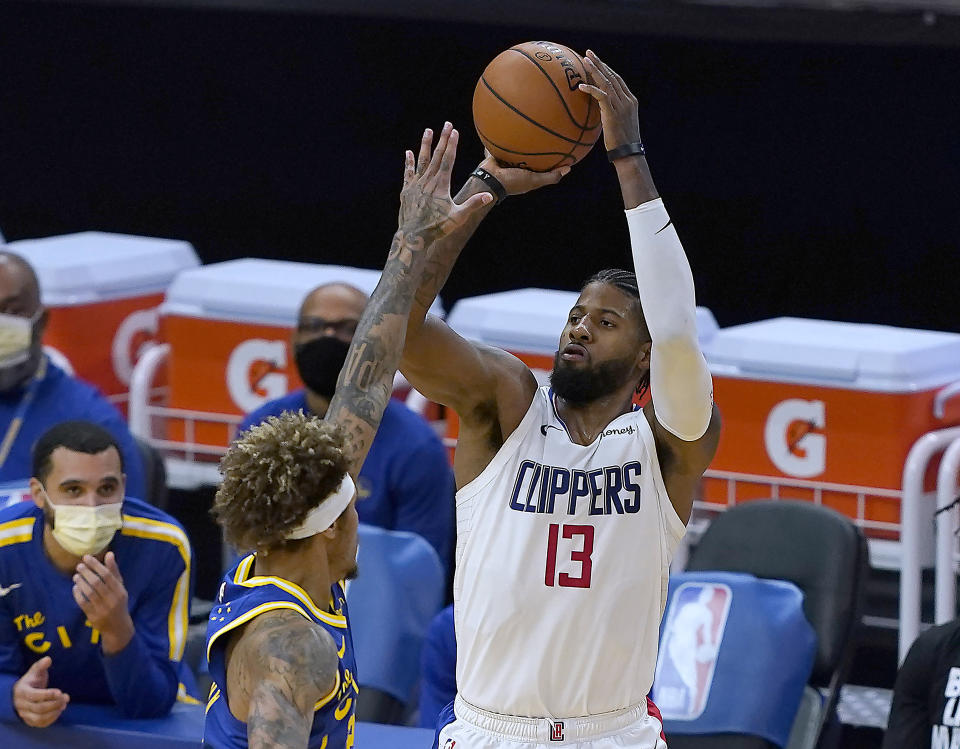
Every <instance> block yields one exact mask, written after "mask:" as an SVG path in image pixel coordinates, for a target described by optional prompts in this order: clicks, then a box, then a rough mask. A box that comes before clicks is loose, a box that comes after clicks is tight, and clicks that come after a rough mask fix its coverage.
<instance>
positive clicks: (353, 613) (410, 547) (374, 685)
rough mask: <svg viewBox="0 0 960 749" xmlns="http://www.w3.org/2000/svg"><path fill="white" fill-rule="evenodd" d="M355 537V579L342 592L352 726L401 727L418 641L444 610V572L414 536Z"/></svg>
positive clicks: (369, 533)
mask: <svg viewBox="0 0 960 749" xmlns="http://www.w3.org/2000/svg"><path fill="white" fill-rule="evenodd" d="M358 535H359V541H360V549H359V552H358V559H357V563H358V567H359V570H360V574H359V576H358V577H357V579H356V580H352V581H350V582H349V583H348V585H347V604H348V605H349V607H350V628H351V631H352V632H353V644H354V651H355V652H356V654H357V673H358V676H359V682H360V688H361V692H360V698H359V700H358V701H357V720H364V721H371V722H376V723H399V722H401V721H403V720H404V719H405V717H406V712H407V708H408V706H409V704H410V703H411V702H412V700H413V698H414V694H415V692H416V686H417V682H418V678H419V675H420V649H421V645H422V643H423V638H424V636H425V635H426V632H427V629H428V627H429V626H430V621H431V620H432V619H433V616H434V614H436V613H437V611H439V610H440V607H441V606H442V604H443V594H444V584H445V576H444V569H443V565H442V564H441V563H440V558H439V557H438V556H437V553H436V551H434V549H433V547H432V546H431V545H430V544H429V543H427V542H426V541H425V540H424V539H423V538H421V537H420V536H418V535H417V534H416V533H409V532H406V531H388V530H383V529H382V528H375V527H373V526H369V525H364V524H361V525H360V528H359V532H358Z"/></svg>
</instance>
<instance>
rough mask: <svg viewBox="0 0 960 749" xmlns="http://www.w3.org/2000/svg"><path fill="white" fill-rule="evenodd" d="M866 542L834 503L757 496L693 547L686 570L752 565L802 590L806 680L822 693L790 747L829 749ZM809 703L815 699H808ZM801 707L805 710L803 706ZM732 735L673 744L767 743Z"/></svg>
mask: <svg viewBox="0 0 960 749" xmlns="http://www.w3.org/2000/svg"><path fill="white" fill-rule="evenodd" d="M867 559H868V558H867V545H866V540H865V539H864V537H863V534H862V533H861V532H860V530H859V529H858V528H857V527H856V526H854V525H853V523H851V522H850V521H849V520H848V519H847V518H846V517H844V516H843V515H841V514H840V513H838V512H835V511H834V510H831V509H829V508H826V507H823V506H820V505H814V504H810V503H808V502H797V501H786V500H777V501H768V502H764V501H757V502H749V503H745V504H742V505H737V506H736V507H733V508H731V509H729V510H727V511H726V512H724V513H722V514H720V515H719V516H718V517H717V518H716V519H715V520H714V521H713V522H712V523H711V525H710V527H709V528H708V530H707V532H706V533H705V534H704V536H703V538H702V539H701V540H700V543H699V544H698V545H697V547H696V548H695V549H694V550H693V552H692V553H691V555H690V559H689V562H688V564H687V570H688V571H724V572H747V573H750V574H752V575H755V576H757V577H759V578H770V579H777V580H788V581H790V582H792V583H794V584H795V585H796V586H797V587H798V588H800V590H802V591H803V593H804V604H803V611H804V613H805V614H806V618H807V621H809V622H810V625H811V626H812V627H813V630H814V632H815V633H816V635H817V649H816V654H815V658H814V666H813V673H812V675H811V677H810V682H809V685H808V687H809V688H812V690H817V696H818V697H819V696H820V695H821V694H823V695H824V696H823V697H822V698H820V699H818V700H815V703H816V702H819V703H820V705H819V708H820V709H819V711H818V712H819V714H818V715H817V716H816V720H809V718H808V719H806V720H804V721H803V723H804V724H805V726H807V727H809V729H806V730H805V726H800V725H798V724H799V723H800V722H801V721H796V722H795V724H794V731H793V733H792V734H791V737H790V742H789V743H788V745H787V746H788V748H789V749H812V747H819V748H820V749H826V748H827V746H828V745H829V741H830V739H829V738H828V737H827V735H826V734H827V732H826V731H825V729H826V727H827V726H828V724H831V723H832V722H834V721H835V719H836V706H837V701H838V699H839V696H840V688H841V686H842V685H843V683H844V681H845V679H846V675H847V672H848V670H849V667H850V662H851V660H852V657H853V654H854V650H855V642H854V634H855V631H856V629H857V627H858V625H859V622H860V617H861V610H862V607H863V598H864V595H863V594H864V587H865V586H864V583H865V580H866V576H867V563H868V561H867ZM804 705H809V700H805V702H804ZM801 712H802V711H801ZM731 739H733V737H732V736H729V735H722V736H721V735H717V736H698V737H692V736H684V737H682V738H681V737H679V736H678V737H676V739H673V738H671V743H670V747H671V749H726V748H727V747H732V746H737V747H738V749H747V747H750V748H751V749H752V747H754V746H755V747H757V748H758V749H760V748H761V747H766V746H769V744H764V743H754V744H752V745H751V744H748V743H745V740H742V742H741V743H735V744H732V743H730V741H731Z"/></svg>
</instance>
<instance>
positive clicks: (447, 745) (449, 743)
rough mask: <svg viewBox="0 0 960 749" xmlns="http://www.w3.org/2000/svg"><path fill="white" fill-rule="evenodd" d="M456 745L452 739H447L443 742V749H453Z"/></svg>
mask: <svg viewBox="0 0 960 749" xmlns="http://www.w3.org/2000/svg"><path fill="white" fill-rule="evenodd" d="M456 745H457V742H456V741H454V740H453V739H447V740H446V741H444V742H443V749H453V747H455V746H456Z"/></svg>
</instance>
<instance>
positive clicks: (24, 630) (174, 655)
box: [0, 421, 196, 727]
mask: <svg viewBox="0 0 960 749" xmlns="http://www.w3.org/2000/svg"><path fill="white" fill-rule="evenodd" d="M32 473H33V477H32V478H31V479H30V491H31V493H32V496H33V502H32V503H29V502H20V503H18V504H16V505H13V506H11V507H8V508H6V509H4V510H0V720H6V721H16V720H18V719H19V720H21V721H23V722H24V723H26V724H27V725H29V726H34V727H45V726H48V725H50V724H51V723H53V722H55V721H56V720H57V718H59V717H60V714H61V713H62V712H63V710H64V708H65V707H66V706H67V703H69V702H84V703H94V704H115V705H116V706H117V707H118V708H119V709H120V711H121V713H123V715H125V716H126V717H131V718H154V717H160V716H162V715H165V714H166V713H167V712H169V710H170V708H171V706H172V705H173V703H174V701H175V700H177V698H178V697H179V698H181V699H182V700H183V701H187V702H190V701H192V702H196V700H194V699H192V698H191V697H189V696H188V693H187V690H188V687H186V686H185V685H184V682H186V684H188V685H189V686H190V687H192V686H193V680H192V677H191V676H190V675H189V671H188V669H187V667H186V665H185V664H182V663H181V657H182V655H183V649H184V644H185V642H186V635H187V621H188V614H189V601H190V593H191V590H190V588H191V573H192V570H191V563H190V559H191V555H190V545H189V542H188V541H187V536H186V534H185V533H184V531H183V529H182V528H181V527H180V526H179V525H178V524H177V523H176V521H175V520H173V518H171V517H170V516H168V515H167V514H165V513H163V512H161V511H160V510H158V509H156V508H155V507H152V506H151V505H148V504H146V503H144V502H141V501H140V500H137V499H132V498H129V497H127V498H125V497H124V486H125V478H126V477H125V475H124V463H123V457H122V456H121V454H120V451H119V449H118V447H117V443H116V441H115V440H114V439H113V437H112V436H111V435H110V434H109V433H108V432H106V431H105V430H103V429H101V428H100V427H98V426H97V425H95V424H91V423H89V422H83V421H68V422H64V423H62V424H58V425H57V426H55V427H53V428H52V429H50V430H49V431H47V432H46V433H45V434H44V435H43V436H41V437H40V439H39V440H38V442H37V444H36V447H35V448H34V451H33V471H32ZM190 691H192V689H191V690H190Z"/></svg>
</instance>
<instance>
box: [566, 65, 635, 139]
mask: <svg viewBox="0 0 960 749" xmlns="http://www.w3.org/2000/svg"><path fill="white" fill-rule="evenodd" d="M583 66H584V68H586V70H587V81H588V83H581V84H580V87H579V88H580V90H581V91H583V92H584V93H587V94H590V96H592V97H593V98H594V99H596V100H597V104H599V105H600V123H601V124H602V125H603V145H604V148H606V149H607V150H608V151H609V150H611V149H613V148H616V147H617V146H623V145H626V144H627V143H636V142H637V141H638V140H640V115H639V113H638V112H637V97H636V96H634V95H633V94H632V93H631V92H630V89H629V88H627V84H626V83H624V82H623V78H621V77H620V76H619V75H617V73H616V72H615V71H614V70H613V68H611V67H610V66H609V65H607V64H606V63H605V62H603V60H601V59H600V58H599V57H597V56H596V55H595V54H594V53H593V51H591V50H589V49H588V50H587V54H586V56H585V57H584V58H583Z"/></svg>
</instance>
